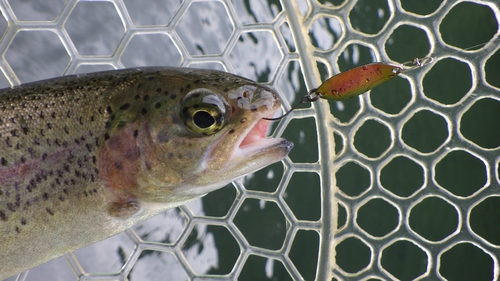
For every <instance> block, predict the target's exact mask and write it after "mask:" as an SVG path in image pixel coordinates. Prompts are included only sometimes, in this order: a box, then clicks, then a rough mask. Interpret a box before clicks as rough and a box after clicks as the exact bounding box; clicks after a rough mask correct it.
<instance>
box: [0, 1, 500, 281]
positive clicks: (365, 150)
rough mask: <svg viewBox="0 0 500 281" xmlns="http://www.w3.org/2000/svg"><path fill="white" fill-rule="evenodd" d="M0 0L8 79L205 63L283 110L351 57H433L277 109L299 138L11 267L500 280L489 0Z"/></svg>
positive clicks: (499, 92)
mask: <svg viewBox="0 0 500 281" xmlns="http://www.w3.org/2000/svg"><path fill="white" fill-rule="evenodd" d="M44 2H49V1H44ZM167 2H168V3H167ZM0 9H1V11H2V14H3V18H2V19H0V30H2V31H3V37H2V39H1V41H0V52H1V53H2V59H1V60H0V69H1V70H2V71H3V74H4V76H5V79H0V86H5V87H7V86H9V85H13V84H20V83H25V82H29V81H34V80H40V79H44V78H49V77H54V76H60V75H62V74H70V73H82V72H90V71H97V70H105V69H113V68H124V67H135V66H143V65H170V66H183V67H203V68H215V69H222V70H226V71H229V72H232V73H237V74H239V75H242V76H246V77H248V78H251V79H254V80H257V81H259V82H262V83H266V84H269V85H271V86H273V87H274V88H275V89H277V90H278V91H279V93H280V95H281V96H282V98H283V99H284V109H285V110H287V109H289V108H290V105H291V104H294V102H296V101H297V100H298V99H300V97H301V96H302V95H304V94H305V93H306V92H307V89H310V88H313V87H317V86H318V85H319V84H320V83H321V81H322V80H324V79H326V78H327V77H329V76H331V75H333V74H335V73H339V72H341V71H345V70H347V69H349V68H351V67H354V66H358V65H361V64H366V63H370V62H373V61H384V62H405V61H409V60H412V59H413V58H417V57H419V58H422V57H426V56H431V57H433V58H434V62H433V63H432V64H431V65H429V66H426V67H423V68H421V69H417V70H412V71H408V72H404V73H402V74H401V75H400V76H399V77H397V78H395V79H394V81H391V82H388V83H386V84H384V85H382V86H380V87H378V88H376V89H374V90H372V91H371V92H370V93H369V94H366V95H363V96H360V97H359V98H355V99H351V100H348V101H345V102H337V103H329V104H328V103H327V102H325V101H321V102H318V103H316V104H313V105H311V106H309V107H307V106H306V107H304V108H301V109H298V110H296V111H294V112H292V114H290V115H289V116H287V117H286V118H285V119H283V120H282V121H280V122H276V124H275V126H274V135H276V136H283V137H285V138H287V139H290V140H292V141H293V142H294V143H295V148H294V150H293V151H292V152H291V153H290V155H289V157H287V158H286V159H285V160H284V161H283V162H282V163H278V164H274V165H271V166H270V167H267V168H265V169H263V170H262V171H259V172H257V173H255V174H254V175H251V176H248V177H246V178H244V179H240V180H237V181H235V182H234V183H233V184H232V185H230V186H226V187H224V188H222V189H221V190H219V191H216V192H213V193H211V194H209V195H207V196H206V197H204V198H202V199H200V200H197V201H194V202H192V203H190V204H188V205H185V206H182V207H179V208H176V209H174V210H171V211H168V212H166V213H165V214H161V215H159V216H157V217H154V218H152V219H151V220H149V221H147V222H145V223H143V224H141V225H139V226H136V227H134V228H133V229H130V230H128V231H126V232H125V233H123V234H120V235H117V236H115V237H112V238H110V239H107V240H104V241H102V242H99V243H96V244H95V245H91V246H88V247H85V248H83V249H80V250H78V251H76V252H74V253H71V254H67V255H66V256H64V257H63V258H61V259H57V260H54V261H51V262H49V263H47V264H45V265H42V266H40V267H38V268H35V269H32V270H31V271H30V272H26V273H23V274H21V275H19V276H17V277H13V278H12V280H41V279H40V278H42V277H43V278H45V279H46V280H74V279H78V280H160V279H161V280H163V279H165V278H167V279H172V280H183V279H190V280H208V279H210V280H215V279H216V280H233V279H239V280H247V279H248V280H290V279H293V280H300V279H305V280H313V279H317V280H332V278H333V280H348V279H354V280H413V279H432V280H437V279H441V280H445V279H447V280H493V279H497V278H498V271H499V269H498V258H499V255H500V249H499V247H500V240H499V237H500V236H499V235H498V233H500V224H499V223H498V222H499V221H500V215H498V214H500V212H499V211H500V210H499V207H498V206H500V204H499V203H500V196H499V195H498V194H499V191H500V176H499V173H500V157H499V151H500V149H499V147H500V130H498V128H499V127H500V114H499V113H500V51H499V48H500V47H499V45H500V44H498V42H499V41H498V36H499V34H500V31H499V22H500V11H499V6H498V2H497V1H496V0H482V1H446V0H445V1H409V0H407V1H405V0H357V1H356V0H348V1H341V0H330V1H327V0H324V1H319V2H317V1H307V2H306V1H300V0H299V1H297V2H295V1H294V2H291V1H281V2H279V1H272V0H269V1H243V0H241V1H239V0H234V1H230V0H223V1H188V0H184V1H148V2H142V1H133V0H112V1H78V0H69V1H65V0H58V1H50V3H42V2H38V1H32V2H30V1H7V0H2V1H0ZM481 43H486V44H483V45H477V44H481ZM469 47H472V48H469ZM331 115H333V116H334V117H331ZM332 276H333V277H332ZM16 278H17V279H16Z"/></svg>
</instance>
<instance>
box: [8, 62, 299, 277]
mask: <svg viewBox="0 0 500 281" xmlns="http://www.w3.org/2000/svg"><path fill="white" fill-rule="evenodd" d="M279 106H280V101H279V99H278V98H277V95H276V93H275V92H274V91H273V90H271V89H269V88H267V87H265V86H261V85H259V84H257V83H255V82H253V81H251V80H247V79H245V78H242V77H239V76H235V75H231V74H228V73H224V72H220V71H210V70H193V69H181V68H143V69H129V70H118V71H108V72H101V73H95V74H85V75H73V76H66V77H60V78H55V79H49V80H46V81H41V82H35V83H30V84H26V85H21V86H18V87H14V88H9V89H3V90H0V233H1V236H2V239H0V279H3V278H6V277H9V276H11V275H13V274H15V273H19V272H21V271H23V270H26V269H29V268H31V267H33V266H36V265H38V264H41V263H43V262H46V261H48V260H51V259H53V258H56V257H59V256H61V255H63V254H64V253H67V252H70V251H73V250H76V249H78V248H80V247H82V246H85V245H88V244H90V243H93V242H96V241H99V240H102V239H104V238H107V237H109V236H112V235H114V234H117V233H119V232H121V231H123V230H125V229H127V228H129V227H131V226H132V225H134V224H135V223H138V222H140V221H143V220H145V219H147V218H149V217H151V216H153V215H156V214H158V213H159V212H161V211H163V210H166V209H169V208H172V207H176V206H179V205H181V204H183V203H185V202H188V201H190V200H193V199H196V198H199V197H200V196H202V195H204V194H206V193H207V192H210V191H212V190H214V189H216V188H219V187H221V186H224V185H225V184H227V183H228V182H230V181H232V180H234V179H235V178H237V177H240V176H242V175H245V174H247V173H249V172H253V171H255V170H257V169H260V168H262V167H264V166H266V165H269V164H271V163H274V162H276V161H279V160H281V159H282V158H283V157H285V156H286V155H287V153H288V152H289V151H290V149H291V148H292V146H293V144H292V143H290V142H288V141H286V140H283V139H265V138H257V140H256V141H255V142H254V141H251V142H250V141H243V139H244V138H245V137H246V135H247V134H250V132H251V131H252V130H253V127H258V128H259V129H258V130H262V129H261V127H262V126H263V125H262V124H261V125H259V126H256V124H257V123H259V124H260V123H261V122H264V120H262V118H263V117H267V116H269V115H270V114H273V113H274V112H275V111H276V110H277V109H278V108H279ZM200 110H205V112H218V113H217V114H218V115H214V116H215V117H214V118H219V119H217V120H219V121H220V122H221V124H218V123H217V125H221V126H220V127H214V128H213V130H212V129H211V128H208V129H207V128H205V127H204V126H205V125H211V122H212V121H215V119H210V118H209V119H207V120H208V121H207V120H205V121H204V122H201V124H202V127H203V128H197V125H198V124H197V123H196V121H190V120H195V119H192V118H193V117H194V115H195V114H197V113H198V112H199V111H200ZM190 114H193V115H190ZM207 114H208V113H205V114H202V115H200V116H206V115H207ZM186 122H192V123H190V124H191V125H190V126H187V125H186V124H187V123H186ZM265 122H267V121H265ZM193 124H194V127H193ZM264 127H265V126H264ZM198 130H199V131H198ZM242 143H245V145H243V144H242ZM247 143H248V144H247Z"/></svg>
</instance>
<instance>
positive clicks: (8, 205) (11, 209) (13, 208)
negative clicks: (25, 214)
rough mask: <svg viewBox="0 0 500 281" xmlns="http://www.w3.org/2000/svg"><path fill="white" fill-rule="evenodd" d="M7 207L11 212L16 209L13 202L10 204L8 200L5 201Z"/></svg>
mask: <svg viewBox="0 0 500 281" xmlns="http://www.w3.org/2000/svg"><path fill="white" fill-rule="evenodd" d="M30 192H31V191H30ZM7 209H9V211H11V212H13V213H14V212H15V211H16V209H15V207H14V204H12V203H10V202H9V203H7Z"/></svg>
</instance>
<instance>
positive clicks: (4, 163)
mask: <svg viewBox="0 0 500 281" xmlns="http://www.w3.org/2000/svg"><path fill="white" fill-rule="evenodd" d="M0 163H1V164H2V166H7V160H5V158H3V157H2V159H0Z"/></svg>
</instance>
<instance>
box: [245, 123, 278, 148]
mask: <svg viewBox="0 0 500 281" xmlns="http://www.w3.org/2000/svg"><path fill="white" fill-rule="evenodd" d="M269 122H270V121H267V120H264V119H260V120H259V121H257V123H256V124H255V125H254V126H253V127H252V129H250V131H249V132H248V134H247V135H246V136H245V138H243V140H242V141H241V143H240V145H239V148H244V147H245V146H247V145H251V144H253V143H255V142H258V141H260V140H262V139H266V136H267V129H268V127H269Z"/></svg>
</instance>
